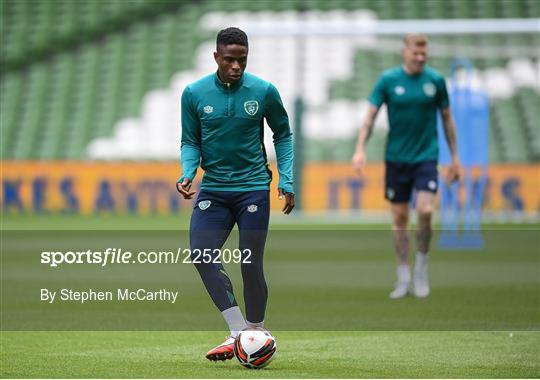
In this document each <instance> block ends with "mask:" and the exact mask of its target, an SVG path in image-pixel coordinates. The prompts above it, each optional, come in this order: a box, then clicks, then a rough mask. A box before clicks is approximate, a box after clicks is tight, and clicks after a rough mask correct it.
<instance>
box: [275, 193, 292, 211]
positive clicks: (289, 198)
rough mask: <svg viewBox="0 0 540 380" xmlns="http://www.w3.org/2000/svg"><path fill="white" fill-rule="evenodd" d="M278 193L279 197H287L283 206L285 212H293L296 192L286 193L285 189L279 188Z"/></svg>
mask: <svg viewBox="0 0 540 380" xmlns="http://www.w3.org/2000/svg"><path fill="white" fill-rule="evenodd" d="M278 195H279V199H283V197H285V205H284V206H283V210H282V211H283V213H284V214H286V215H288V214H290V213H291V211H292V210H293V208H294V194H293V193H286V192H285V191H283V189H278Z"/></svg>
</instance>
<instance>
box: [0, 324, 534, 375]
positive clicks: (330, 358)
mask: <svg viewBox="0 0 540 380" xmlns="http://www.w3.org/2000/svg"><path fill="white" fill-rule="evenodd" d="M274 333H275V335H276V336H277V342H278V353H277V355H276V358H275V359H274V361H273V362H272V363H271V364H270V365H269V366H268V367H267V368H265V369H262V370H248V369H245V368H243V367H241V366H240V364H239V363H238V362H236V359H233V360H231V361H227V362H219V363H213V362H209V361H208V360H206V359H205V358H204V353H205V352H206V350H207V349H208V348H209V347H210V345H211V344H214V343H216V342H219V341H220V340H221V339H223V333H221V332H4V334H3V337H2V346H3V349H2V363H3V365H2V377H8V378H32V377H34V378H35V377H38V378H96V377H97V378H183V377H187V378H387V377H390V378H391V377H398V378H418V377H427V378H529V377H538V376H539V375H540V365H539V363H538V357H539V354H540V352H539V350H540V348H539V347H540V346H539V345H538V343H539V339H540V335H539V333H538V332H514V333H509V332H502V331H501V332H487V331H484V332H358V331H351V332H343V331H340V332H330V331H324V332H321V331H319V332H291V331H288V332H274Z"/></svg>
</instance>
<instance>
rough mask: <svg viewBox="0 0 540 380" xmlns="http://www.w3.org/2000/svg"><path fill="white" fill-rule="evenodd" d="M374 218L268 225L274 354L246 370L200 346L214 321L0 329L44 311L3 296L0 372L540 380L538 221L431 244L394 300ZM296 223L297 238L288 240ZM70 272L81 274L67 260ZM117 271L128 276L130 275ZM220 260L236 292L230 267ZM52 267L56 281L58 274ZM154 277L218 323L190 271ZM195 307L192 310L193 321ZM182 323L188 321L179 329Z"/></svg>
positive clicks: (390, 265)
mask: <svg viewBox="0 0 540 380" xmlns="http://www.w3.org/2000/svg"><path fill="white" fill-rule="evenodd" d="M175 225H177V226H178V229H181V228H185V227H186V226H187V218H186V217H179V218H176V217H166V218H149V219H145V218H129V217H118V218H115V217H111V218H108V219H106V220H105V221H103V220H102V219H101V218H90V219H88V218H78V217H73V216H66V217H62V216H57V217H50V216H49V217H37V218H34V217H30V216H25V217H15V218H8V219H4V220H3V229H11V230H14V229H15V230H17V229H30V230H40V229H65V228H67V229H70V228H71V229H85V228H87V229H104V230H109V229H128V230H129V229H141V230H146V229H151V228H152V227H153V228H154V229H174V228H175ZM385 227H386V228H387V226H378V227H377V228H374V229H373V230H378V232H377V234H378V235H377V234H375V233H373V232H371V231H369V229H366V226H354V225H352V226H351V225H347V226H336V225H333V226H325V225H319V226H315V227H314V226H312V225H310V226H303V225H301V224H300V225H295V226H291V227H290V228H291V229H296V230H303V229H306V230H308V229H313V228H319V229H321V230H328V229H337V230H339V229H343V230H345V229H349V230H350V229H355V228H358V229H359V230H363V232H359V233H360V235H359V238H358V240H355V241H354V244H351V241H348V240H344V241H340V240H339V239H336V237H337V238H339V237H341V236H349V235H346V234H345V235H339V231H338V232H336V233H337V235H332V234H328V233H327V232H324V233H323V232H320V231H317V230H314V231H305V232H302V231H301V232H298V233H295V234H292V235H291V236H294V239H293V238H292V237H291V238H287V236H289V235H287V234H288V232H287V229H288V227H287V226H286V225H281V226H280V228H278V229H279V230H281V231H280V232H279V233H278V235H275V236H277V237H278V238H273V241H271V242H269V244H268V250H267V257H266V262H265V266H266V271H267V277H268V282H269V286H270V299H269V307H268V315H267V317H268V318H267V320H268V326H269V327H270V328H271V329H273V331H272V332H273V333H274V334H275V336H276V338H277V343H278V354H277V356H276V358H275V359H274V361H273V362H272V363H271V364H270V366H269V367H267V368H265V369H263V370H260V371H254V370H247V369H244V368H243V367H241V366H240V365H239V364H238V363H237V362H236V361H235V359H233V361H227V362H224V363H212V362H209V361H207V360H206V359H205V358H204V354H205V353H206V351H207V350H208V349H210V348H211V347H212V346H214V345H216V344H218V343H219V342H221V341H222V340H223V338H224V336H225V335H226V332H224V331H4V330H5V325H6V323H11V322H10V321H12V320H11V319H10V317H9V312H10V311H11V310H12V308H18V309H17V310H18V312H19V313H21V314H19V315H20V316H21V318H24V316H25V315H27V316H28V317H29V318H30V315H33V316H34V317H35V316H36V315H37V316H38V317H39V316H40V315H41V316H42V318H45V317H46V316H45V315H44V314H41V313H43V310H41V309H39V310H38V309H33V308H32V307H31V306H30V304H28V305H22V306H21V305H17V304H9V303H6V302H7V299H6V298H4V300H3V301H2V308H3V310H2V329H3V331H2V335H1V364H2V365H1V376H2V377H3V378H96V377H97V378H246V377H249V378H393V377H398V378H403V377H405V378H538V377H540V364H539V363H540V361H539V360H538V358H539V357H540V332H539V330H540V299H539V297H538V295H539V294H540V272H539V270H538V268H539V263H540V249H539V247H540V244H539V243H540V235H539V234H538V226H525V228H523V230H528V231H520V230H521V228H517V229H516V228H515V226H513V227H512V230H513V231H507V230H506V228H504V226H503V227H502V228H501V227H499V228H498V230H497V231H495V232H494V233H489V232H486V249H485V250H484V251H468V250H457V251H441V250H439V249H437V248H434V250H433V252H432V258H431V259H430V260H431V263H430V274H431V276H432V286H433V294H432V296H431V297H429V298H428V299H426V300H417V299H414V298H407V299H403V300H397V301H391V300H388V298H387V295H388V292H389V291H390V290H391V287H392V284H393V281H394V273H393V272H394V259H393V255H392V247H391V241H390V240H389V239H387V238H384V237H383V235H384V231H383V232H381V230H384V228H385ZM29 233H30V234H32V232H29ZM303 233H305V234H306V235H305V238H302V239H299V237H301V236H302V234H303ZM349 233H350V231H349ZM142 235H143V233H142V232H141V236H142ZM6 236H7V235H6ZM31 236H46V235H38V234H35V235H31ZM329 237H330V238H332V237H333V238H334V240H333V244H329V242H328V240H327V239H328V238H329ZM37 240H38V241H39V239H37ZM21 244H22V243H21ZM330 245H332V247H330ZM434 245H436V243H434ZM22 246H23V245H20V247H22ZM3 249H6V246H5V245H4V247H3ZM330 253H331V254H330ZM21 260H22V259H21ZM32 262H33V261H30V262H25V261H24V260H22V261H21V262H20V264H21V268H18V267H16V268H15V269H17V268H18V269H19V270H20V271H19V272H6V273H2V274H3V276H2V277H3V278H2V287H5V286H6V284H8V285H9V284H11V283H10V282H9V281H13V280H16V279H17V278H20V277H21V276H27V279H28V281H35V282H36V283H37V282H39V281H43V279H40V278H39V277H37V278H36V277H35V276H34V275H33V273H34V272H32V271H31V270H29V269H30V267H29V265H32ZM4 264H5V262H4ZM10 265H11V264H10ZM25 268H26V269H25ZM5 269H6V266H5V265H4V270H5ZM142 269H145V270H146V267H145V268H141V269H140V270H142ZM70 270H71V271H72V272H73V273H72V274H73V275H74V276H78V277H80V276H79V273H78V272H77V269H76V268H71V269H70ZM122 270H123V271H124V272H125V273H126V275H127V274H128V273H130V272H132V271H135V269H128V270H125V269H122ZM228 270H230V274H231V278H232V279H233V282H234V283H235V285H236V291H237V293H238V294H237V296H238V298H239V299H241V286H240V283H239V281H240V278H239V274H238V268H237V267H236V268H233V267H231V268H229V269H228ZM180 271H183V272H180ZM44 273H45V272H44ZM56 273H57V274H58V277H61V276H60V274H61V273H62V272H60V271H57V272H56ZM81 273H82V272H81ZM141 273H142V272H141ZM159 273H160V274H161V277H160V279H162V280H163V281H169V280H168V278H169V277H167V276H170V278H172V279H174V278H177V279H178V281H181V283H180V287H181V289H182V290H184V291H185V292H184V294H183V295H182V296H181V297H182V304H181V306H182V307H181V309H179V310H177V311H175V310H173V313H172V314H171V318H174V317H175V316H177V317H178V318H183V319H182V321H184V322H183V323H184V324H185V328H186V329H189V328H191V329H194V330H197V328H196V326H199V327H201V330H202V329H203V327H204V326H207V325H208V326H218V327H217V328H219V326H223V327H224V324H223V322H222V321H221V320H220V316H219V314H218V313H217V312H216V311H215V309H214V307H213V305H212V304H211V302H210V300H209V297H208V296H207V294H206V293H205V291H204V289H203V288H202V285H201V284H200V280H199V279H198V278H197V277H196V276H195V275H194V274H193V268H191V267H189V268H188V267H182V268H178V267H166V268H163V271H162V270H161V269H160V271H159ZM192 275H193V276H192ZM175 276H176V277H175ZM190 276H192V277H190ZM139 277H143V276H140V275H139ZM126 279H127V277H126ZM124 280H125V279H120V280H118V281H124ZM188 290H189V291H188ZM4 291H5V289H4V290H3V292H4ZM3 294H4V293H3ZM98 306H99V305H96V307H98ZM151 312H152V313H154V314H155V315H156V316H162V314H159V313H161V312H165V311H163V310H161V311H160V310H159V309H153V310H151ZM190 312H192V313H193V315H191V314H189V313H190ZM24 313H28V314H24ZM150 315H151V313H150ZM163 315H166V314H163ZM197 316H200V318H202V320H201V321H198V324H197V322H196V321H195V319H196V318H197ZM81 318H83V316H82V315H81ZM204 318H208V320H206V319H204ZM193 323H194V324H195V325H194V326H195V327H193V326H191V324H193ZM60 327H61V326H60ZM157 329H158V330H159V326H158V327H157ZM59 330H61V328H59ZM81 330H82V328H81ZM207 330H208V329H207ZM212 330H216V329H212ZM298 330H304V331H298ZM329 330H340V331H329ZM349 330H350V331H349ZM480 330H482V331H480Z"/></svg>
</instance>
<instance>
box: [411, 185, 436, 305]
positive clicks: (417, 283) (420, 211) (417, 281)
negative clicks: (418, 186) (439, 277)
mask: <svg viewBox="0 0 540 380" xmlns="http://www.w3.org/2000/svg"><path fill="white" fill-rule="evenodd" d="M434 204H435V194H434V193H432V192H429V191H418V193H417V197H416V216H417V231H416V247H417V250H418V252H417V253H416V263H415V266H414V295H415V296H417V297H427V296H428V295H429V282H428V276H427V257H428V256H427V255H428V252H429V244H430V242H431V235H432V229H431V215H432V214H433V208H434Z"/></svg>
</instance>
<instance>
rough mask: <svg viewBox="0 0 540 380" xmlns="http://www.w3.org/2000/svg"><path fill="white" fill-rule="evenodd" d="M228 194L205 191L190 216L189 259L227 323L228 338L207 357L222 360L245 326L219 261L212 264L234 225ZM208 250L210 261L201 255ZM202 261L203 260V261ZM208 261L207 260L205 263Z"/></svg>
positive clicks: (227, 278) (200, 195)
mask: <svg viewBox="0 0 540 380" xmlns="http://www.w3.org/2000/svg"><path fill="white" fill-rule="evenodd" d="M227 196H228V194H220V192H205V191H202V192H201V193H200V194H199V197H198V200H197V203H196V205H195V208H194V210H193V214H192V215H191V223H190V233H189V235H190V245H191V259H192V261H193V263H194V265H195V267H196V268H197V270H198V271H199V275H200V276H201V279H202V281H203V283H204V286H205V287H206V290H207V291H208V294H209V295H210V297H211V298H212V301H214V304H215V305H216V307H217V308H218V309H219V311H220V312H221V314H222V315H223V318H224V319H225V321H226V322H227V324H228V326H229V330H230V331H231V337H227V338H226V340H225V342H223V343H222V344H220V345H218V346H217V347H215V348H213V349H212V350H210V351H209V352H208V353H207V354H206V357H207V358H208V359H209V360H226V359H231V358H232V357H233V355H234V354H233V346H234V339H233V337H234V336H236V335H237V334H238V332H239V331H241V330H243V329H245V328H246V327H247V325H246V322H245V320H244V317H243V316H242V312H241V311H240V308H239V307H238V304H237V303H236V299H235V297H234V292H233V286H232V282H231V280H230V279H229V276H228V274H227V272H226V271H225V268H224V267H223V265H222V264H221V263H214V262H213V261H214V258H215V256H216V255H217V250H219V249H221V247H222V246H223V244H224V243H225V241H226V240H227V237H228V236H229V234H230V232H231V230H232V228H233V226H234V222H235V220H234V216H233V214H232V213H231V211H230V209H229V208H228V206H227V199H226V198H227ZM205 249H206V250H210V251H206V252H210V254H211V258H212V259H211V260H207V257H205V256H203V255H202V253H204V252H205V251H204V250H205ZM205 261H206V262H205ZM208 261H209V262H208Z"/></svg>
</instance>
